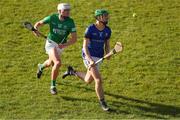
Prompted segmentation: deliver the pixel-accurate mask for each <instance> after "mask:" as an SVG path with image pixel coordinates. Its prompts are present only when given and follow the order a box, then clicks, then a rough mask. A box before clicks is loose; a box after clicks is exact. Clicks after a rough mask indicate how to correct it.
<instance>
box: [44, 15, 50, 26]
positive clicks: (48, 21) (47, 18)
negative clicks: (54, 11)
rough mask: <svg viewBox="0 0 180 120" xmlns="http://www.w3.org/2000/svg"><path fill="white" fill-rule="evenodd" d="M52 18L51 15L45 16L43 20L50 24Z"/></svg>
mask: <svg viewBox="0 0 180 120" xmlns="http://www.w3.org/2000/svg"><path fill="white" fill-rule="evenodd" d="M50 18H51V16H47V17H45V18H44V19H43V20H42V21H43V23H44V24H49V23H50Z"/></svg>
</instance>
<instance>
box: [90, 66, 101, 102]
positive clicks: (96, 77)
mask: <svg viewBox="0 0 180 120" xmlns="http://www.w3.org/2000/svg"><path fill="white" fill-rule="evenodd" d="M90 73H91V75H92V77H93V78H94V81H95V90H96V94H97V97H98V99H99V100H102V99H104V91H103V87H102V78H101V75H100V73H99V71H98V69H97V67H95V66H94V67H92V68H91V69H90Z"/></svg>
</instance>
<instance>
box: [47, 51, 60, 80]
mask: <svg viewBox="0 0 180 120" xmlns="http://www.w3.org/2000/svg"><path fill="white" fill-rule="evenodd" d="M49 57H50V59H52V61H53V64H54V65H53V67H52V72H51V80H56V78H57V76H58V73H59V67H60V66H61V60H60V57H59V55H58V52H57V50H56V48H53V49H51V51H50V55H49Z"/></svg>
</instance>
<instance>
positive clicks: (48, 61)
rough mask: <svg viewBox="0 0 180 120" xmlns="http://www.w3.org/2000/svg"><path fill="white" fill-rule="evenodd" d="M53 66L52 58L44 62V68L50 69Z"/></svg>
mask: <svg viewBox="0 0 180 120" xmlns="http://www.w3.org/2000/svg"><path fill="white" fill-rule="evenodd" d="M51 65H52V60H51V59H50V58H49V59H47V60H46V61H44V63H43V67H44V68H47V67H50V66H51Z"/></svg>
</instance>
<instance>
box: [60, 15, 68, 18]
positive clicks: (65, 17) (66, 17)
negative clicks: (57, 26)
mask: <svg viewBox="0 0 180 120" xmlns="http://www.w3.org/2000/svg"><path fill="white" fill-rule="evenodd" d="M61 17H62V18H63V19H67V18H69V17H67V16H62V15H61Z"/></svg>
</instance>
